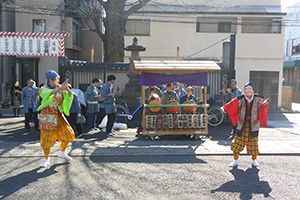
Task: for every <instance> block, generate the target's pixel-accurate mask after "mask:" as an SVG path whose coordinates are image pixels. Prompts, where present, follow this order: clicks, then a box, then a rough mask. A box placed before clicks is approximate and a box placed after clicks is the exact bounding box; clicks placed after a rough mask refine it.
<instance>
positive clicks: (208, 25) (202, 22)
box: [196, 17, 237, 33]
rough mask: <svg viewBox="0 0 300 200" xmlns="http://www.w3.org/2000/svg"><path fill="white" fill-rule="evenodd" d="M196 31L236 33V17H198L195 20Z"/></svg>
mask: <svg viewBox="0 0 300 200" xmlns="http://www.w3.org/2000/svg"><path fill="white" fill-rule="evenodd" d="M196 32H197V33H236V32H237V18H236V17H222V18H221V17H198V18H197V21H196Z"/></svg>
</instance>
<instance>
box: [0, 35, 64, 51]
mask: <svg viewBox="0 0 300 200" xmlns="http://www.w3.org/2000/svg"><path fill="white" fill-rule="evenodd" d="M65 36H69V34H59V33H21V32H0V55H3V56H39V57H41V56H46V57H54V56H63V55H64V53H65V51H64V37H65Z"/></svg>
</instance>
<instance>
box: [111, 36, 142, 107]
mask: <svg viewBox="0 0 300 200" xmlns="http://www.w3.org/2000/svg"><path fill="white" fill-rule="evenodd" d="M124 49H125V50H126V51H131V57H130V58H129V60H130V61H131V62H130V64H129V74H127V76H128V77H129V82H128V83H127V84H126V85H125V91H124V92H123V93H122V97H121V98H118V100H117V101H118V103H122V101H127V100H128V106H129V109H131V110H132V109H134V108H135V107H136V106H137V105H138V104H139V101H138V100H136V98H137V97H141V86H140V84H139V81H140V74H139V73H137V72H132V67H133V61H134V60H141V58H140V57H139V52H143V51H146V48H145V47H143V46H141V45H138V39H137V38H136V37H134V38H133V42H132V45H129V46H126V47H125V48H124Z"/></svg>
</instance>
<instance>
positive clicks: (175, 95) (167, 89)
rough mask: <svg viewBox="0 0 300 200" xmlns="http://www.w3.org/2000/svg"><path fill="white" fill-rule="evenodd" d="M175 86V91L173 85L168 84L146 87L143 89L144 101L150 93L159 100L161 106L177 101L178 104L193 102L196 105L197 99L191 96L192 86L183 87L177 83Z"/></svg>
mask: <svg viewBox="0 0 300 200" xmlns="http://www.w3.org/2000/svg"><path fill="white" fill-rule="evenodd" d="M177 85H178V86H177V88H176V89H174V85H173V83H168V84H166V85H165V86H164V85H159V86H147V87H146V88H145V96H146V99H147V98H148V97H149V95H150V94H151V93H155V94H157V95H158V96H159V97H160V98H161V103H162V104H166V103H168V102H169V101H170V100H175V101H178V103H180V104H183V103H184V102H186V101H187V100H193V101H195V102H196V103H197V99H196V97H195V96H194V94H193V92H194V87H193V86H189V85H184V84H183V83H177Z"/></svg>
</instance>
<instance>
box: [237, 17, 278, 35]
mask: <svg viewBox="0 0 300 200" xmlns="http://www.w3.org/2000/svg"><path fill="white" fill-rule="evenodd" d="M280 20H281V18H270V17H243V18H242V33H281V21H280Z"/></svg>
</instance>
